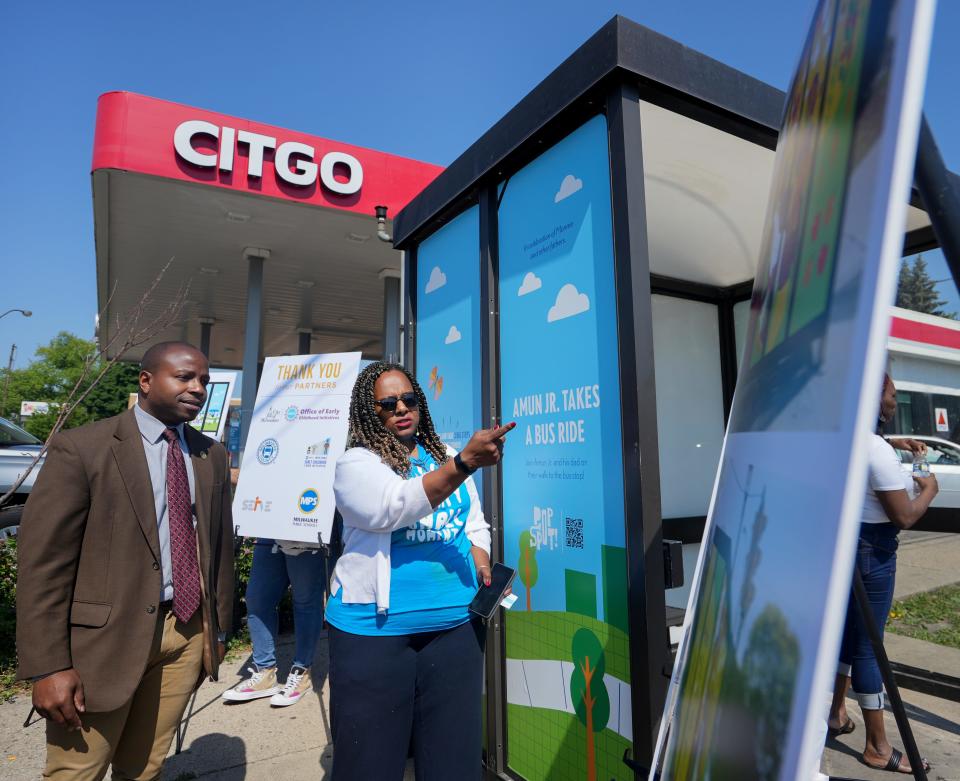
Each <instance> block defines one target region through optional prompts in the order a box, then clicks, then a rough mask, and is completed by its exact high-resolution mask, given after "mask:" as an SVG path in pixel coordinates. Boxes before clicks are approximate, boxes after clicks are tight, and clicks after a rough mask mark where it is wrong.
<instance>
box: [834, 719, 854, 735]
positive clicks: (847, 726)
mask: <svg viewBox="0 0 960 781" xmlns="http://www.w3.org/2000/svg"><path fill="white" fill-rule="evenodd" d="M856 728H857V725H856V724H854V723H853V719H851V718H849V717H847V720H846V721H845V722H844V723H843V726H842V727H829V728H828V729H827V734H829V735H831V736H833V737H836V736H837V735H849V734H850V733H851V732H853V731H854V730H855V729H856Z"/></svg>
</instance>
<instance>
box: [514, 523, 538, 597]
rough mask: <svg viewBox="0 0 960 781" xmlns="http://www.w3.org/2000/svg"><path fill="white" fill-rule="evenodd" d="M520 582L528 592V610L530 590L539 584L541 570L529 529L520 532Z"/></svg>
mask: <svg viewBox="0 0 960 781" xmlns="http://www.w3.org/2000/svg"><path fill="white" fill-rule="evenodd" d="M519 574H520V582H521V583H523V587H524V588H525V589H526V592H527V610H528V611H529V610H530V609H531V608H530V590H531V589H532V588H533V587H534V586H535V585H537V579H538V578H539V577H540V570H539V569H537V549H536V547H535V546H534V544H533V535H532V534H530V532H529V531H524V532H520V573H519Z"/></svg>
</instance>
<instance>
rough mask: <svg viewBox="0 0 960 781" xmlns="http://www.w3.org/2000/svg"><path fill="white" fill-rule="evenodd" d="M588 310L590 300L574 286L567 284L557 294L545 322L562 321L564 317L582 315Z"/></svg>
mask: <svg viewBox="0 0 960 781" xmlns="http://www.w3.org/2000/svg"><path fill="white" fill-rule="evenodd" d="M589 308H590V299H589V298H588V297H587V294H586V293H581V292H580V291H579V290H577V288H576V286H575V285H571V284H570V283H567V284H566V285H564V286H563V287H562V288H560V292H559V293H557V302H556V303H555V304H554V305H553V306H552V307H550V311H549V312H547V322H548V323H552V322H554V321H556V320H563V319H564V318H565V317H573V316H574V315H579V314H583V313H584V312H586V311H587V310H588V309H589Z"/></svg>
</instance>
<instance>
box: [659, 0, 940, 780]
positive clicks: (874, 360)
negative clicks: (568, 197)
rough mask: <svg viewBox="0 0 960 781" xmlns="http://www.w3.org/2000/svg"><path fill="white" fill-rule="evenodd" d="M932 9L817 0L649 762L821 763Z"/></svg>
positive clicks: (697, 767)
mask: <svg viewBox="0 0 960 781" xmlns="http://www.w3.org/2000/svg"><path fill="white" fill-rule="evenodd" d="M932 18H933V3H932V2H926V1H924V0H920V1H919V2H908V1H903V2H891V3H871V2H869V1H868V0H822V1H821V2H820V3H819V5H818V7H817V9H816V12H815V16H814V20H813V24H812V27H811V30H810V33H809V36H808V38H807V42H806V45H805V48H804V51H803V55H802V57H801V60H800V64H799V66H798V68H797V71H796V74H795V76H794V80H793V83H792V85H791V88H790V91H789V94H788V100H787V105H786V109H785V111H786V113H785V118H784V125H783V131H782V133H781V137H780V141H779V145H778V150H777V159H776V166H775V170H774V180H773V186H772V193H771V197H770V207H769V209H768V213H767V221H766V227H765V233H764V240H763V243H762V250H761V257H760V268H759V272H758V275H757V279H756V282H755V287H754V294H753V300H752V303H751V317H750V325H749V328H748V336H747V348H746V351H745V355H744V359H743V363H742V368H741V372H740V376H739V377H740V378H739V382H738V386H737V391H736V395H735V397H734V403H733V408H732V411H731V417H730V423H729V427H728V434H727V438H726V442H725V445H724V450H723V456H722V459H721V464H720V470H719V474H718V479H717V483H716V486H715V488H714V494H713V499H712V502H711V509H710V517H709V520H708V525H707V530H706V534H705V538H704V545H703V550H702V552H701V557H700V562H699V564H698V568H697V575H696V581H695V584H694V588H693V591H692V594H691V602H690V605H689V608H688V616H687V622H686V624H685V627H684V638H683V640H682V642H681V646H680V650H679V653H678V657H677V665H676V668H675V674H674V679H673V684H672V687H671V695H670V697H669V698H668V702H667V708H666V712H665V718H664V720H663V727H662V729H661V736H660V741H659V746H660V747H661V749H662V754H661V755H660V756H661V758H662V768H660V772H659V774H658V768H657V767H656V766H655V767H654V768H653V769H652V770H651V778H654V777H657V776H658V775H659V777H660V778H662V779H700V778H757V779H783V780H784V781H786V779H794V778H812V777H814V772H815V770H816V763H817V758H818V756H819V750H820V747H821V745H822V721H823V719H824V718H825V697H826V693H827V692H828V691H829V688H830V682H831V679H832V676H833V673H834V672H835V669H836V667H835V665H836V659H837V652H838V648H839V642H840V632H841V628H842V624H843V617H844V614H845V612H846V606H847V601H848V597H849V592H850V582H851V573H852V563H853V554H854V546H855V541H856V535H857V527H858V525H859V517H860V509H861V506H862V503H863V497H864V491H865V485H866V468H867V463H866V453H867V444H868V438H869V436H870V435H871V432H872V430H873V428H874V424H875V422H876V416H877V405H878V400H879V395H880V380H881V377H882V372H883V363H884V356H883V344H884V337H885V333H886V329H887V325H888V320H889V305H890V303H891V302H892V299H893V294H894V284H895V279H896V276H897V275H896V269H897V263H898V259H899V254H900V247H901V243H902V228H903V224H904V219H905V204H906V201H907V195H908V193H909V186H910V179H911V174H912V171H913V164H914V155H915V151H916V140H917V133H918V129H919V124H920V110H921V101H922V96H923V85H924V78H925V72H926V62H927V57H928V52H929V42H930V34H931V25H932ZM800 584H802V588H799V587H798V586H799V585H800Z"/></svg>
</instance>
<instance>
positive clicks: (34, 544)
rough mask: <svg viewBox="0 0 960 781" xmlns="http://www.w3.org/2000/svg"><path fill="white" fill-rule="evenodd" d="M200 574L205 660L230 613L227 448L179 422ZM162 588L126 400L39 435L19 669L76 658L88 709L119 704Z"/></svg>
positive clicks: (21, 546) (28, 512)
mask: <svg viewBox="0 0 960 781" xmlns="http://www.w3.org/2000/svg"><path fill="white" fill-rule="evenodd" d="M185 431H186V440H187V445H188V447H189V450H190V457H191V463H192V464H193V469H194V475H195V481H194V493H195V496H194V499H195V502H194V504H195V507H196V516H197V540H198V543H199V548H200V575H201V580H202V584H203V600H202V611H203V624H204V635H205V638H204V669H205V671H206V672H207V674H209V675H210V676H211V677H212V678H213V679H214V680H215V679H216V676H217V668H218V662H219V657H218V655H217V645H216V642H217V633H218V632H221V631H222V632H229V631H230V623H231V618H232V613H233V526H232V524H233V521H232V515H231V511H230V504H231V497H230V479H229V471H228V461H227V457H226V451H225V450H224V448H223V446H222V445H221V444H220V443H217V442H213V441H212V440H211V439H209V438H208V437H205V436H204V435H203V434H200V433H198V432H197V431H195V430H194V429H192V428H191V427H190V426H187V427H186V429H185ZM160 592H161V568H160V538H159V534H158V531H157V513H156V509H155V507H154V502H153V491H152V488H151V484H150V472H149V470H148V468H147V459H146V456H145V455H144V452H143V443H142V440H141V436H140V429H139V428H138V427H137V421H136V418H135V417H134V412H133V410H132V409H130V410H127V411H126V412H124V413H122V414H120V415H117V416H116V417H113V418H108V419H107V420H102V421H98V422H96V423H91V424H89V425H86V426H81V427H80V428H76V429H71V430H69V431H63V432H61V433H60V434H58V435H57V436H56V437H54V438H53V440H52V441H51V443H50V449H49V451H48V454H47V458H46V462H45V463H44V466H43V468H42V469H41V470H40V473H39V474H38V475H37V480H36V483H35V484H34V487H33V490H32V492H31V493H30V499H29V500H28V501H27V506H26V508H25V509H24V512H23V518H22V520H21V525H20V534H19V538H18V562H17V652H18V655H19V660H20V669H19V675H20V677H21V678H34V677H37V676H41V675H46V674H48V673H53V672H57V671H59V670H64V669H67V668H69V667H75V668H76V669H77V671H78V673H79V674H80V679H81V681H83V686H84V694H85V697H86V706H87V710H89V711H93V712H98V711H110V710H114V709H116V708H119V707H120V706H121V705H123V704H124V703H125V702H127V700H129V699H130V697H131V696H132V695H133V692H134V690H135V688H136V686H137V685H138V683H139V682H140V679H141V677H142V676H143V672H144V670H145V668H146V665H147V659H148V656H149V654H150V648H151V644H152V642H153V638H154V632H155V629H156V626H157V621H158V618H159V616H160V611H159V609H158V604H159V600H160Z"/></svg>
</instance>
